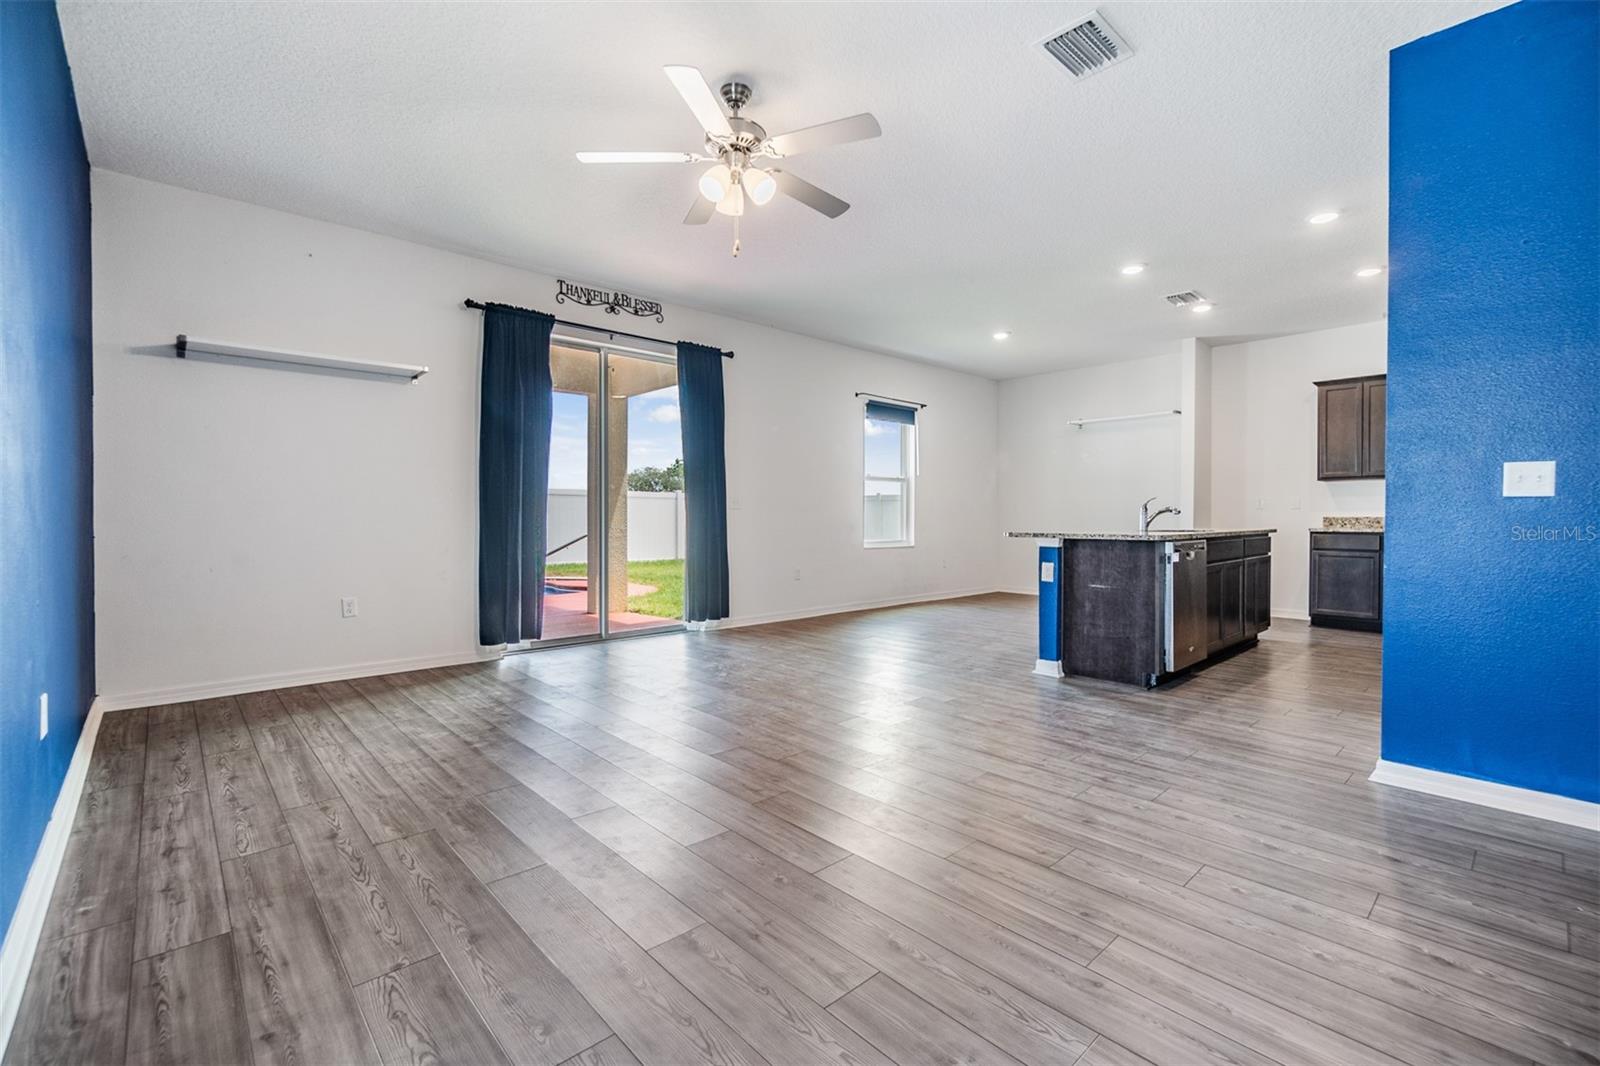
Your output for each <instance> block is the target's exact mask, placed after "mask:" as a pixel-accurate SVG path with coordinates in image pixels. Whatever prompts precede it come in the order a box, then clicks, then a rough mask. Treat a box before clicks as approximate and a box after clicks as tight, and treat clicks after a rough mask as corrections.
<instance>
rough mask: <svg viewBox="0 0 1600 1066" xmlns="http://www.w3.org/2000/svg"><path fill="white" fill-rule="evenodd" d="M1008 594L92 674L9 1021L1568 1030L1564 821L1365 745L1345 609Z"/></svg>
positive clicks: (1028, 1051) (1239, 1034) (508, 1029)
mask: <svg viewBox="0 0 1600 1066" xmlns="http://www.w3.org/2000/svg"><path fill="white" fill-rule="evenodd" d="M1033 612H1034V608H1033V601H1031V600H1029V599H1025V598H1022V597H1015V596H1002V595H996V596H985V597H977V598H972V599H966V600H956V601H949V602H945V603H937V604H927V605H920V606H915V607H906V608H900V609H894V610H885V611H876V612H870V613H863V614H855V615H847V616H839V617H834V618H827V619H819V620H814V621H806V622H796V623H789V624H783V625H775V626H768V627H763V628H756V629H744V630H732V631H727V632H722V633H713V634H701V635H694V634H676V635H670V636H660V637H652V638H648V639H641V640H630V641H624V642H619V643H616V644H613V645H610V646H606V647H594V646H591V647H584V648H568V649H561V650H555V651H549V652H541V653H538V654H534V655H525V656H517V657H513V658H510V659H507V660H505V661H504V662H501V663H497V664H488V665H481V666H468V667H459V668H453V669H442V670H427V671H422V672H419V673H413V674H405V675H396V676H391V677H383V678H371V679H367V680H362V681H353V682H348V683H345V682H340V683H336V684H328V685H316V686H308V687H304V688H297V689H287V690H283V691H279V692H265V693H258V694H254V695H250V696H241V697H237V698H230V699H217V700H206V701H203V702H200V703H195V704H185V705H179V706H167V707H152V708H149V709H146V710H139V711H128V712H122V713H117V714H112V715H108V716H107V717H106V719H105V724H104V726H103V728H102V730H101V733H100V738H99V743H98V745H97V747H96V751H95V754H94V761H93V768H92V770H91V773H90V781H89V786H88V792H87V794H86V795H85V796H84V799H83V803H82V806H81V808H80V810H79V813H78V818H77V823H76V826H75V828H74V830H73V835H72V840H71V845H70V848H69V851H68V854H67V857H66V861H65V865H64V867H63V869H62V872H61V877H60V881H59V883H58V885H57V888H56V893H55V898H54V901H53V903H52V905H51V912H50V915H49V919H48V925H47V928H46V930H45V935H44V939H43V942H42V943H41V945H40V947H39V951H38V955H37V958H36V960H35V962H34V965H33V972H32V976H31V978H30V980H29V984H28V988H27V990H26V995H25V1001H24V1003H23V1006H22V1013H21V1017H20V1018H19V1020H18V1024H17V1028H16V1031H15V1034H14V1037H13V1039H12V1041H11V1044H10V1048H9V1051H8V1053H7V1055H6V1059H5V1061H6V1062H7V1063H13V1062H15V1063H48V1062H61V1063H117V1062H123V1061H126V1062H200V1063H225V1062H249V1061H254V1062H255V1063H257V1064H259V1066H266V1064H268V1063H279V1062H283V1063H291V1062H292V1063H300V1064H315V1063H355V1062H380V1061H381V1062H384V1063H390V1064H397V1063H410V1062H432V1061H440V1062H458V1063H473V1064H476V1063H492V1062H516V1063H563V1062H574V1063H590V1064H594V1066H602V1064H615V1063H633V1062H636V1061H637V1062H648V1063H668V1064H687V1063H697V1062H718V1063H736V1062H752V1063H758V1062H769V1063H775V1064H792V1063H824V1062H835V1061H837V1062H875V1063H881V1062H889V1061H893V1062H901V1063H968V1062H983V1063H1016V1062H1022V1063H1032V1064H1037V1066H1062V1064H1067V1063H1073V1062H1078V1063H1084V1064H1093V1066H1111V1064H1124V1063H1142V1062H1146V1061H1149V1062H1160V1063H1183V1064H1188V1063H1200V1062H1230V1063H1244V1064H1249V1063H1269V1062H1278V1063H1292V1064H1299V1063H1365V1062H1373V1063H1392V1062H1407V1063H1417V1064H1421V1063H1489V1062H1519V1063H1529V1062H1538V1063H1569V1062H1594V1061H1596V1056H1597V1037H1600V1014H1597V1007H1600V1000H1597V993H1600V961H1597V960H1600V888H1597V880H1600V854H1597V841H1596V837H1595V836H1594V835H1592V834H1585V833H1583V832H1581V831H1578V830H1575V829H1568V828H1563V827H1561V826H1557V825H1552V824H1549V823H1542V822H1535V821H1532V820H1529V819H1525V818H1520V817H1515V816H1511V815H1506V814H1501V813H1496V812H1493V811H1488V810H1484V809H1481V808H1474V807H1469V806H1466V805H1463V804H1458V803H1454V802H1450V801H1447V800H1441V799H1434V798H1429V797H1425V796H1419V795H1415V794H1411V793H1405V792H1400V791H1394V790H1390V789H1385V788H1382V787H1379V786H1376V785H1372V784H1369V783H1367V781H1366V774H1367V773H1368V772H1369V771H1370V769H1371V767H1372V763H1373V760H1374V759H1375V758H1376V756H1377V754H1378V705H1379V669H1380V663H1379V640H1378V638H1376V637H1373V636H1369V635H1365V634H1348V633H1337V632H1330V631H1322V630H1311V629H1309V628H1307V627H1306V626H1304V625H1297V624H1294V623H1290V622H1281V621H1280V622H1278V623H1277V625H1276V626H1275V627H1274V628H1273V629H1272V630H1271V631H1270V633H1268V634H1267V635H1266V636H1265V637H1264V639H1263V640H1262V642H1261V644H1260V646H1259V647H1258V648H1257V649H1255V650H1254V651H1251V652H1247V653H1245V654H1242V655H1239V656H1237V657H1235V658H1234V659H1232V660H1230V661H1227V662H1225V663H1222V664H1219V665H1217V666H1215V667H1213V668H1211V669H1209V670H1207V671H1205V672H1204V673H1202V674H1200V675H1198V676H1195V677H1193V678H1192V679H1190V680H1188V681H1187V682H1185V683H1182V684H1179V685H1176V686H1174V687H1172V688H1170V689H1168V690H1165V691H1161V692H1156V693H1144V692H1140V691H1135V690H1129V689H1124V688H1118V687H1114V686H1109V685H1104V684H1099V683H1085V682H1078V681H1066V682H1057V681H1050V680H1045V679H1041V678H1037V677H1034V676H1032V675H1031V674H1030V673H1029V670H1030V668H1031V667H1032V665H1033V650H1032V648H1033V629H1034V614H1033Z"/></svg>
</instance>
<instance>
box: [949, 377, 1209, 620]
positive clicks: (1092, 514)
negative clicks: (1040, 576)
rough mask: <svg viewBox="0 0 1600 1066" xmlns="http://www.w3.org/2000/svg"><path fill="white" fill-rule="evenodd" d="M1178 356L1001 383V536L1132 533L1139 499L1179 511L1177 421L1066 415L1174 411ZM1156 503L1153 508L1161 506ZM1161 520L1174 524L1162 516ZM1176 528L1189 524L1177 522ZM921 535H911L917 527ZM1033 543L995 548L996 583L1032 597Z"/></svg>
mask: <svg viewBox="0 0 1600 1066" xmlns="http://www.w3.org/2000/svg"><path fill="white" fill-rule="evenodd" d="M1182 384H1183V382H1182V366H1181V355H1180V353H1179V352H1178V351H1177V350H1176V349H1175V350H1174V351H1172V352H1170V353H1164V354H1161V355H1153V356H1150V357H1148V358H1145V359H1135V360H1130V361H1127V362H1121V363H1108V364H1106V365H1103V366H1090V367H1081V368H1077V369H1073V370H1063V371H1059V372H1057V373H1054V374H1039V375H1035V376H1033V377H1026V378H1013V379H1012V380H1009V381H1003V382H1001V383H1000V424H999V434H1000V437H999V439H1000V454H999V464H1000V469H999V473H1000V510H999V516H1000V521H999V523H998V524H997V527H996V528H997V531H998V532H999V533H1002V534H1003V533H1004V532H1005V531H1007V530H1013V529H1022V530H1041V531H1047V530H1057V529H1070V530H1083V531H1094V530H1131V529H1135V528H1137V526H1138V524H1139V504H1140V503H1141V502H1143V501H1144V499H1145V498H1146V497H1148V496H1157V497H1160V504H1171V505H1173V506H1178V505H1179V504H1178V499H1179V492H1180V488H1181V480H1180V470H1179V467H1180V446H1179V440H1180V434H1181V425H1180V419H1179V418H1178V417H1176V416H1167V417H1163V418H1148V419H1139V420H1137V421H1130V422H1108V423H1103V424H1101V425H1092V426H1085V427H1083V428H1082V429H1075V428H1073V427H1072V426H1069V425H1068V424H1067V420H1068V419H1069V418H1102V417H1106V416H1109V415H1126V414H1139V413H1143V412H1147V411H1158V410H1172V409H1174V408H1180V404H1179V398H1180V392H1181V389H1182ZM1160 504H1158V505H1157V506H1160ZM1162 521H1163V522H1165V523H1168V524H1173V523H1174V520H1173V519H1172V518H1171V517H1169V516H1165V515H1164V516H1162ZM1176 524H1179V525H1188V524H1189V523H1188V522H1187V520H1186V518H1185V519H1178V520H1176ZM919 533H920V530H919ZM1034 554H1035V549H1034V545H1033V542H1032V541H1026V540H1022V541H1019V540H1007V541H1005V542H1004V543H1003V545H1002V546H1001V548H1000V564H999V565H1000V570H999V583H1000V586H1001V587H1002V588H1007V589H1012V590H1015V591H1017V592H1036V591H1038V590H1037V587H1036V584H1035V580H1034V575H1033V559H1034Z"/></svg>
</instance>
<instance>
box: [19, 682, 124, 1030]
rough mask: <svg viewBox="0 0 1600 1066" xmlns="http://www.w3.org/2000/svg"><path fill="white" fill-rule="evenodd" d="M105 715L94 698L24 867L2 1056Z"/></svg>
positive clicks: (59, 870)
mask: <svg viewBox="0 0 1600 1066" xmlns="http://www.w3.org/2000/svg"><path fill="white" fill-rule="evenodd" d="M104 713H105V708H104V707H103V706H101V704H100V700H99V699H98V698H96V699H95V700H94V701H93V702H91V703H90V704H89V714H88V716H87V717H85V718H84V720H83V731H82V732H80V733H79V734H78V745H77V747H75V748H73V749H72V761H71V762H69V763H68V764H67V774H66V776H65V777H64V778H62V780H61V791H60V792H58V793H56V804H55V806H54V807H53V808H51V810H50V821H49V823H48V824H47V825H46V826H45V828H44V836H43V837H41V838H40V840H39V847H38V850H37V851H35V852H34V853H33V865H32V866H31V867H29V868H28V879H27V881H25V882H23V885H22V895H21V896H19V897H18V898H17V909H16V910H15V911H13V912H12V914H11V926H10V928H8V929H7V930H6V939H5V946H4V947H3V948H0V1056H3V1055H4V1054H5V1050H6V1045H7V1044H8V1043H10V1041H11V1027H12V1026H13V1025H15V1024H16V1020H17V1011H18V1010H19V1009H20V1008H21V1007H22V990H23V987H24V986H25V985H26V984H27V983H28V970H29V968H30V967H31V966H32V965H33V952H34V949H36V948H37V947H38V946H39V934H40V933H42V932H44V918H45V914H46V912H47V911H49V909H50V897H51V896H52V895H53V894H54V893H55V888H56V875H57V874H58V873H60V872H61V859H62V857H63V856H65V855H66V853H67V840H68V838H69V837H71V835H72V818H73V815H75V814H77V812H78V800H79V799H81V798H82V796H83V785H84V782H85V781H87V780H88V778H89V759H90V757H91V756H92V755H93V754H94V738H95V737H96V736H97V735H98V734H99V732H100V719H101V718H102V717H103V716H104Z"/></svg>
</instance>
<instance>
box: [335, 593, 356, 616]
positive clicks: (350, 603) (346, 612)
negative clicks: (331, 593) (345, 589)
mask: <svg viewBox="0 0 1600 1066" xmlns="http://www.w3.org/2000/svg"><path fill="white" fill-rule="evenodd" d="M360 613H361V612H360V611H359V610H358V609H357V606H356V598H355V597H354V596H343V597H341V598H340V599H339V615H340V617H342V618H354V617H355V616H356V615H358V614H360Z"/></svg>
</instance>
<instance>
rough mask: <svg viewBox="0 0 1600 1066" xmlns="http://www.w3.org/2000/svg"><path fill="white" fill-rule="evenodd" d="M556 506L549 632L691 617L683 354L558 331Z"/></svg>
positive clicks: (647, 625)
mask: <svg viewBox="0 0 1600 1066" xmlns="http://www.w3.org/2000/svg"><path fill="white" fill-rule="evenodd" d="M550 367H551V381H552V384H553V386H554V388H555V399H554V418H553V422H552V428H551V437H550V496H549V500H548V506H547V509H546V517H545V522H546V530H545V543H546V544H547V545H548V546H549V553H548V556H547V558H546V560H545V598H544V625H543V633H544V637H543V639H542V640H540V641H538V642H537V643H538V644H540V645H548V644H559V643H568V642H573V641H581V640H598V639H602V638H605V637H612V636H623V635H631V634H635V633H644V632H652V631H660V630H664V629H676V628H680V627H681V626H682V625H683V560H684V504H683V442H682V435H681V434H680V432H679V428H678V374H677V365H676V363H675V362H674V360H673V358H672V356H670V355H668V354H666V353H664V352H663V353H659V354H658V353H651V352H644V351H634V350H627V351H623V350H618V349H615V348H612V347H609V346H606V345H604V344H599V343H595V344H588V343H585V342H584V341H583V339H582V338H578V337H563V336H562V335H561V334H560V332H559V331H558V335H557V337H556V339H555V340H554V341H553V342H552V343H551V348H550Z"/></svg>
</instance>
